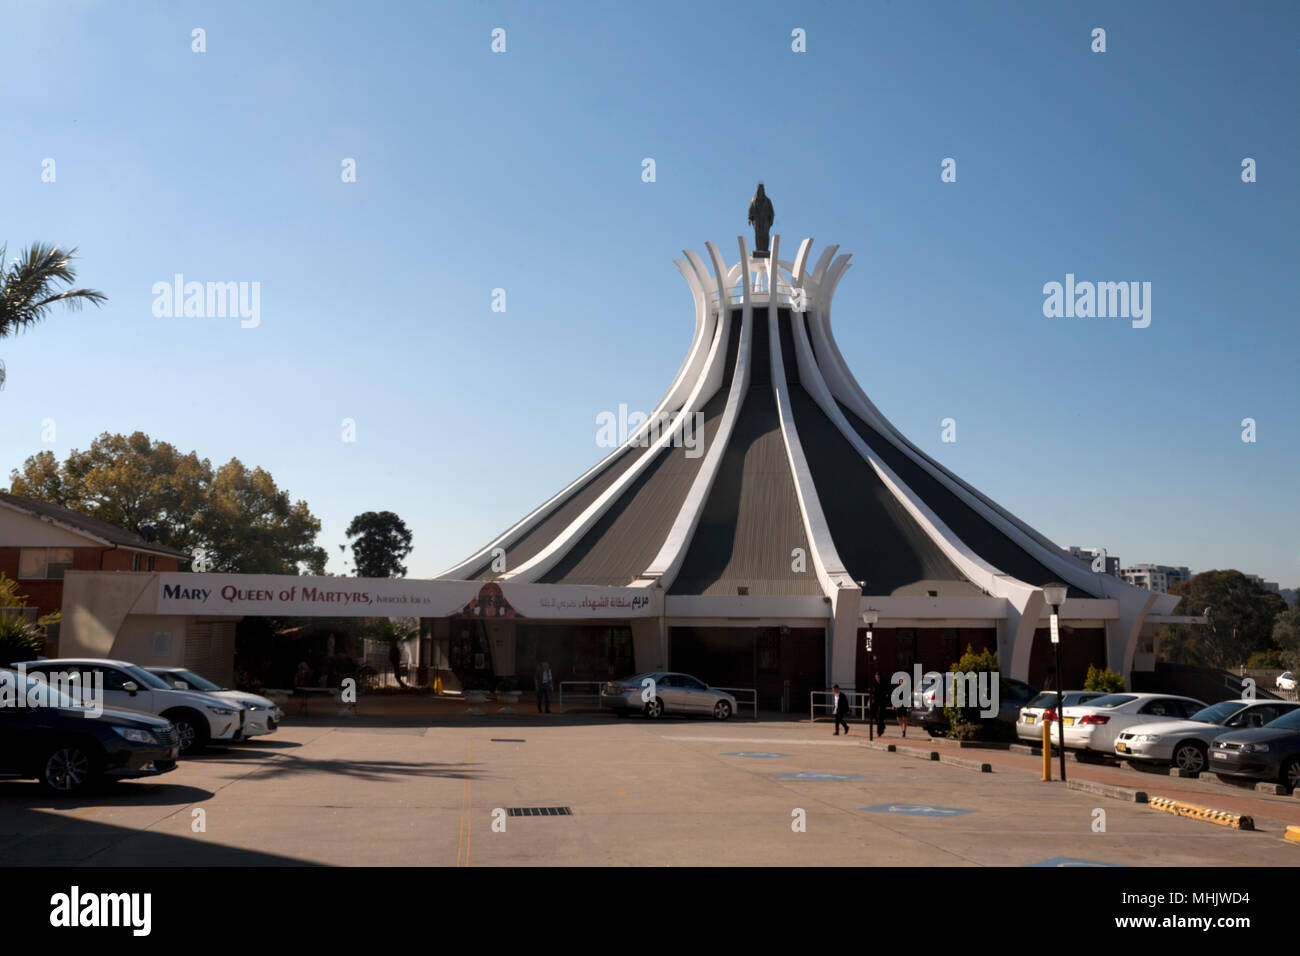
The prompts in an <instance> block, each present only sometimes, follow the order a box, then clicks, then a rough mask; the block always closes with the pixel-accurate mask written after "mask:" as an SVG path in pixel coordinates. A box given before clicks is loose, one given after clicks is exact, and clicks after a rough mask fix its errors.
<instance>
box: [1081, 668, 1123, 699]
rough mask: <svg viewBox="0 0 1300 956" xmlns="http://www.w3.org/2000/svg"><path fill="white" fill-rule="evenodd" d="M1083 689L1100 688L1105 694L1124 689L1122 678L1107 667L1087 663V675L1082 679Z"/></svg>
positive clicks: (1115, 692)
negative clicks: (1099, 667)
mask: <svg viewBox="0 0 1300 956" xmlns="http://www.w3.org/2000/svg"><path fill="white" fill-rule="evenodd" d="M1083 689H1084V690H1100V691H1105V692H1106V693H1107V694H1117V693H1119V692H1120V691H1122V690H1123V689H1124V678H1123V676H1122V675H1120V674H1116V673H1115V672H1114V671H1113V670H1111V669H1110V668H1109V667H1103V668H1101V669H1098V668H1097V667H1096V666H1095V665H1092V664H1089V665H1088V676H1087V677H1086V678H1084V681H1083Z"/></svg>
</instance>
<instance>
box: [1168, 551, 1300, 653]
mask: <svg viewBox="0 0 1300 956" xmlns="http://www.w3.org/2000/svg"><path fill="white" fill-rule="evenodd" d="M1170 593H1171V594H1177V595H1179V596H1180V597H1181V598H1182V600H1181V601H1179V603H1178V607H1177V608H1175V610H1174V613H1175V614H1189V615H1190V614H1195V615H1200V614H1204V615H1205V616H1206V617H1207V618H1209V622H1210V623H1209V624H1208V625H1206V626H1187V625H1181V624H1175V625H1170V626H1169V627H1168V628H1167V629H1166V634H1167V639H1168V641H1169V643H1170V647H1168V648H1166V650H1165V652H1164V653H1165V657H1166V659H1167V660H1168V659H1171V657H1170V656H1169V655H1170V654H1171V653H1177V654H1179V655H1180V656H1182V657H1183V658H1184V661H1183V662H1185V663H1190V664H1197V665H1200V666H1203V667H1217V668H1220V669H1223V670H1227V669H1229V668H1232V667H1234V666H1237V665H1239V664H1241V663H1242V662H1244V661H1245V660H1246V659H1247V658H1248V657H1250V655H1251V654H1254V653H1255V652H1256V651H1265V650H1268V649H1269V648H1270V647H1272V646H1273V640H1272V637H1273V620H1274V619H1275V618H1276V617H1277V616H1278V614H1279V613H1281V612H1282V611H1284V610H1286V602H1285V601H1283V600H1282V598H1281V597H1280V596H1279V595H1278V594H1276V593H1274V592H1272V591H1266V590H1264V589H1263V588H1262V587H1260V586H1259V585H1258V584H1257V583H1256V582H1254V581H1252V580H1250V578H1248V577H1246V576H1245V575H1244V574H1242V573H1241V572H1240V571H1232V570H1225V571H1204V572H1202V573H1200V574H1198V575H1196V576H1194V577H1193V578H1192V579H1191V580H1190V581H1180V582H1179V583H1178V584H1176V585H1174V586H1173V588H1171V589H1170ZM1207 608H1208V611H1207Z"/></svg>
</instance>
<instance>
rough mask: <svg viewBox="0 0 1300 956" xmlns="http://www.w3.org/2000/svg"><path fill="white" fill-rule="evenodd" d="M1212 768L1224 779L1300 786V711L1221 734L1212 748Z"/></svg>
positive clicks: (1292, 790)
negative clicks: (1261, 723) (1270, 721)
mask: <svg viewBox="0 0 1300 956" xmlns="http://www.w3.org/2000/svg"><path fill="white" fill-rule="evenodd" d="M1210 769H1211V770H1213V771H1214V772H1215V773H1217V774H1218V775H1219V779H1220V780H1227V781H1232V780H1263V781H1274V782H1276V783H1280V784H1282V785H1284V786H1285V787H1286V788H1287V789H1288V790H1290V791H1291V792H1292V793H1294V792H1295V788H1296V787H1297V786H1300V710H1292V711H1291V713H1289V714H1283V715H1282V716H1281V717H1279V718H1278V719H1277V720H1275V721H1273V722H1272V723H1268V724H1265V725H1264V726H1263V727H1256V728H1254V729H1251V730H1232V731H1229V732H1228V733H1225V734H1220V735H1219V736H1218V738H1216V739H1215V741H1214V746H1213V747H1211V748H1210Z"/></svg>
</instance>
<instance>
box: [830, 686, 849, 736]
mask: <svg viewBox="0 0 1300 956" xmlns="http://www.w3.org/2000/svg"><path fill="white" fill-rule="evenodd" d="M831 693H832V694H833V695H834V696H832V697H831V710H832V711H834V713H835V736H836V737H838V736H839V735H840V724H843V725H844V733H845V735H846V736H847V735H848V732H849V721H848V716H849V695H848V694H844V693H841V692H840V685H839V684H833V685H831Z"/></svg>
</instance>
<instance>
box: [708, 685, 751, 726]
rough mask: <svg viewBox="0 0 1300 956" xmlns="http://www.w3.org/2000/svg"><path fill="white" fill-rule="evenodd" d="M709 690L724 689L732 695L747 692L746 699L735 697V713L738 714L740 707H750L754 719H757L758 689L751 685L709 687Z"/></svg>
mask: <svg viewBox="0 0 1300 956" xmlns="http://www.w3.org/2000/svg"><path fill="white" fill-rule="evenodd" d="M709 690H725V691H726V692H727V693H728V694H730V695H731V696H732V697H736V695H737V694H749V695H750V697H749V699H748V700H741V699H740V698H739V697H736V714H737V715H739V714H740V708H742V707H752V708H753V710H754V719H755V720H758V690H757V689H756V688H753V687H710V688H709Z"/></svg>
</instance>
